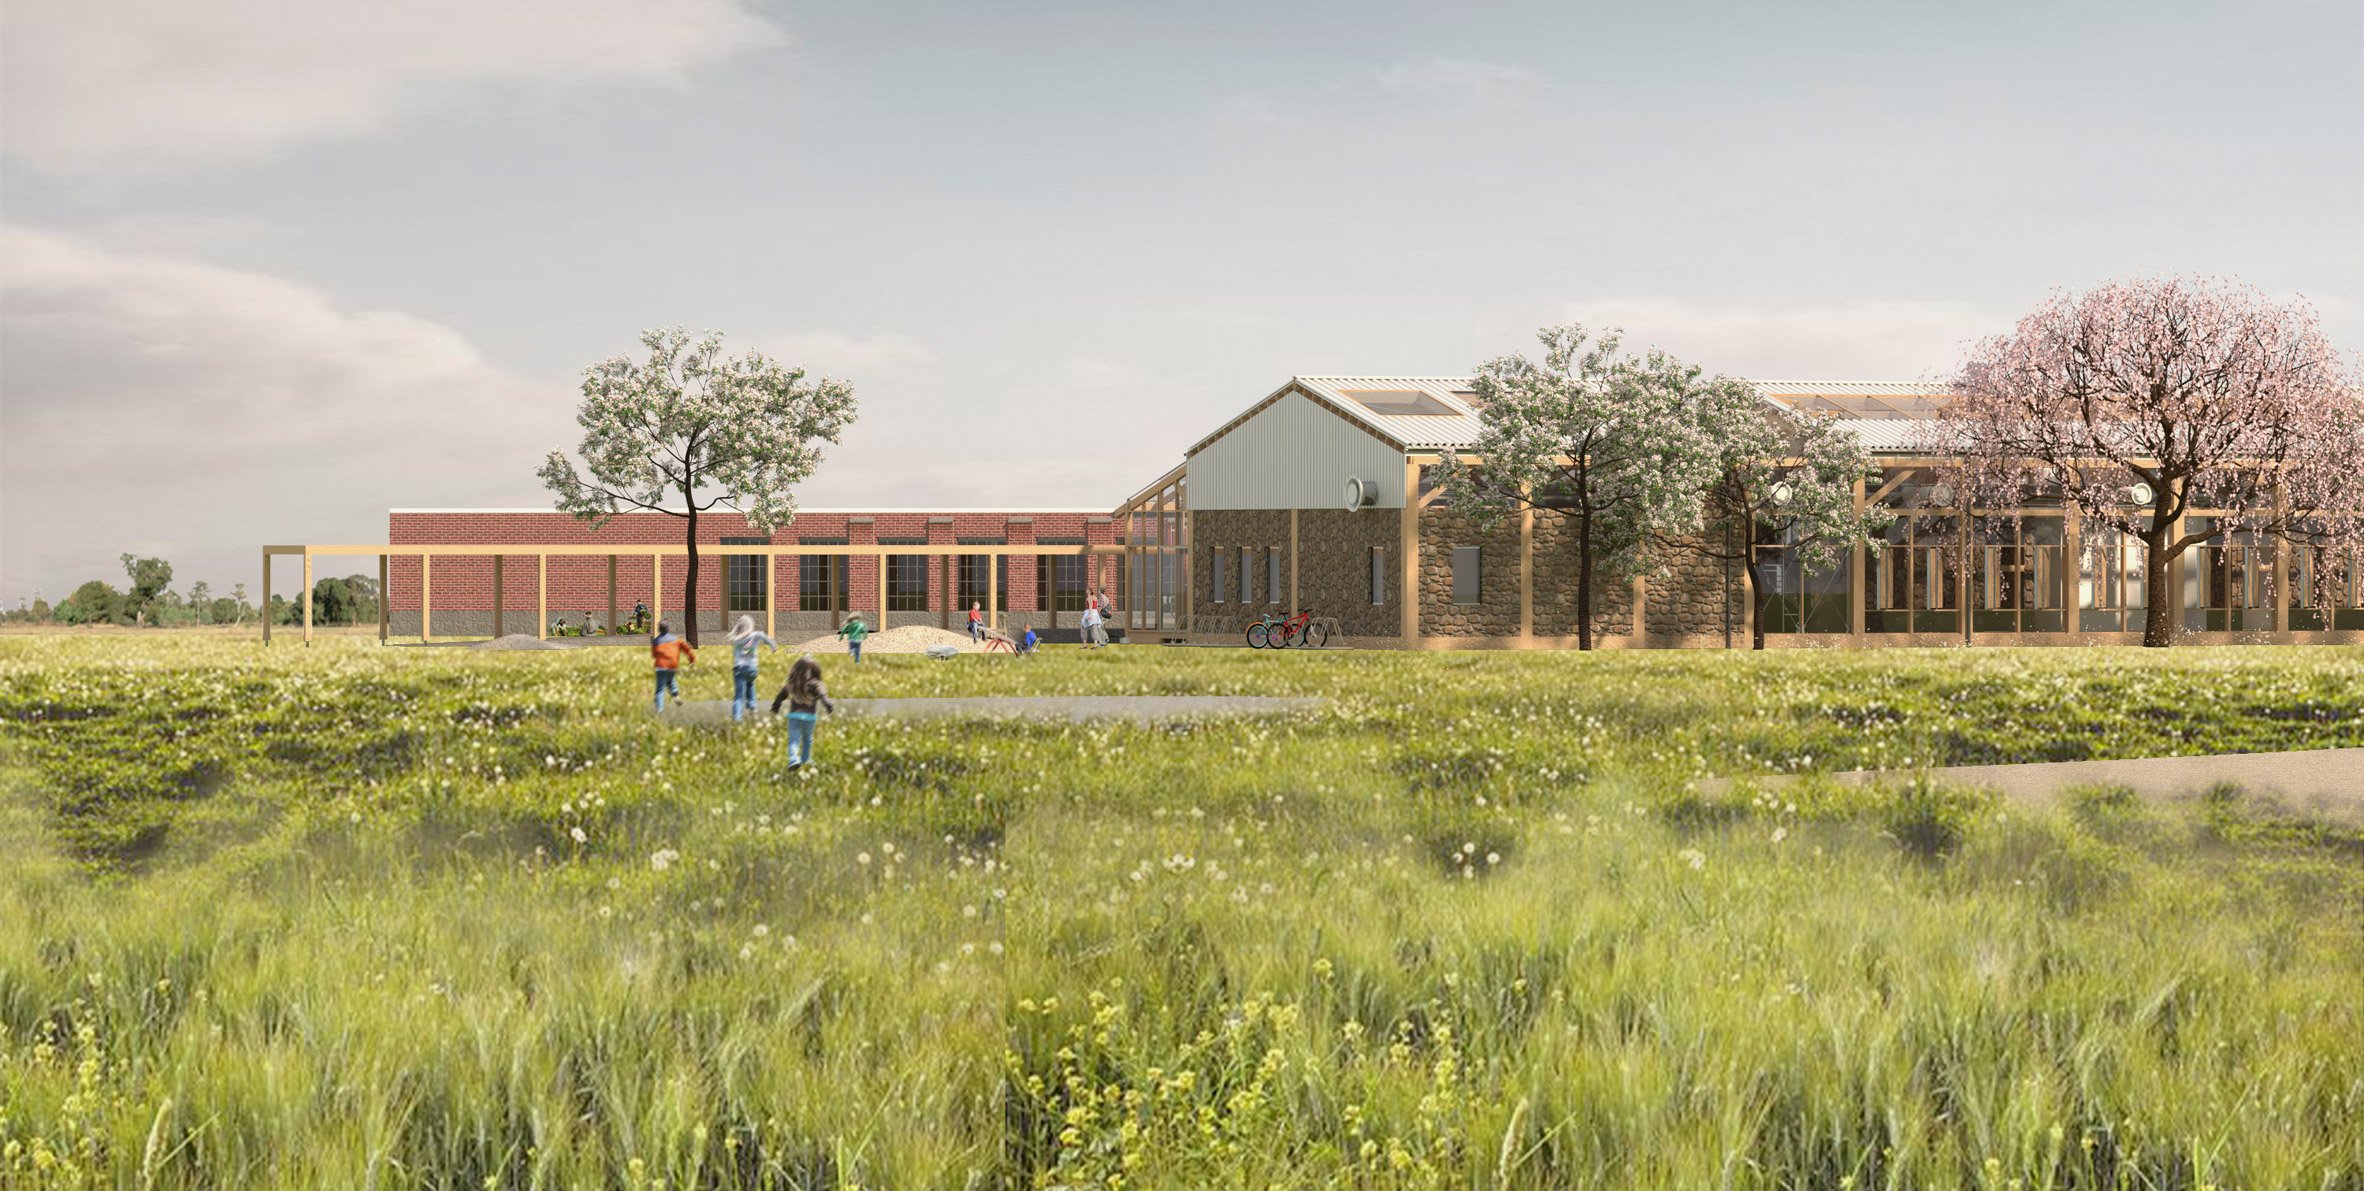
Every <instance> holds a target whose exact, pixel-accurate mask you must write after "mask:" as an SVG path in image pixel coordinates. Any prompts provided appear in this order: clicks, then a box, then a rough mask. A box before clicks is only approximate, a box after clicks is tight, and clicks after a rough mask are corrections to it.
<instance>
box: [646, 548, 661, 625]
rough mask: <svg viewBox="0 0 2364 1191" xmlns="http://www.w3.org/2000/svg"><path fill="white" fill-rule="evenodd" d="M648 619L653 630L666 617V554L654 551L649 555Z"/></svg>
mask: <svg viewBox="0 0 2364 1191" xmlns="http://www.w3.org/2000/svg"><path fill="white" fill-rule="evenodd" d="M648 619H649V626H648V627H649V631H651V632H655V631H656V627H657V622H658V621H660V620H663V619H665V556H664V555H662V554H658V553H655V552H653V551H652V552H651V553H650V554H649V556H648Z"/></svg>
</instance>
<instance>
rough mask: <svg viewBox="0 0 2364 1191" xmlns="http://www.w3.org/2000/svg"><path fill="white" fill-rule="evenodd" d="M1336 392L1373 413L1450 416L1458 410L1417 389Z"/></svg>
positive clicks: (1345, 390)
mask: <svg viewBox="0 0 2364 1191" xmlns="http://www.w3.org/2000/svg"><path fill="white" fill-rule="evenodd" d="M1338 393H1339V395H1340V396H1342V397H1345V398H1346V399H1347V400H1349V401H1352V402H1354V403H1355V404H1356V405H1359V406H1362V407H1363V408H1364V409H1367V410H1370V411H1371V412H1372V413H1375V414H1387V415H1390V416H1403V415H1411V416H1414V417H1452V416H1454V415H1455V414H1456V413H1458V412H1459V411H1457V410H1455V409H1454V408H1453V407H1452V406H1449V405H1446V404H1445V403H1444V402H1442V401H1439V400H1437V399H1436V398H1434V397H1431V396H1429V395H1428V394H1426V393H1423V392H1421V391H1420V390H1418V389H1340V390H1338Z"/></svg>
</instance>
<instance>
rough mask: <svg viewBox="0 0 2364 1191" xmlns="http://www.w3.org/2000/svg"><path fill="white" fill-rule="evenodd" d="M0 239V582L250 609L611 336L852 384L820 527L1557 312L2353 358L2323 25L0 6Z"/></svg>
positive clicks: (1834, 362)
mask: <svg viewBox="0 0 2364 1191" xmlns="http://www.w3.org/2000/svg"><path fill="white" fill-rule="evenodd" d="M0 219H4V221H5V228H4V229H0V598H4V599H5V600H6V601H7V602H8V603H10V604H12V605H13V604H14V603H15V602H16V600H17V599H19V598H21V597H27V596H30V595H31V594H32V593H33V592H34V590H35V589H36V588H37V589H39V590H40V591H41V593H42V594H44V595H46V596H47V597H48V598H50V599H51V600H53V601H54V600H55V599H57V598H58V597H60V596H62V595H64V594H66V593H68V592H69V591H70V590H71V589H72V587H73V586H74V585H75V584H77V583H79V582H80V581H81V580H83V579H86V578H91V577H104V578H108V579H110V580H112V581H115V582H117V583H118V584H120V583H121V581H122V578H123V576H122V574H121V571H120V567H119V566H118V564H117V563H116V561H115V560H116V556H117V555H119V554H121V553H122V552H124V551H127V550H128V551H135V552H138V553H140V554H157V555H162V556H164V557H165V558H167V559H170V560H171V561H172V562H173V563H174V564H175V567H176V571H177V575H176V585H179V586H183V587H185V586H186V584H187V582H188V581H190V580H194V579H205V580H207V581H209V582H211V583H213V584H214V585H215V586H216V587H217V588H218V589H224V590H226V589H227V588H228V586H229V585H230V584H231V583H233V582H241V581H243V582H246V583H248V584H249V585H250V589H251V587H252V585H253V583H254V578H255V573H256V569H257V564H256V553H257V551H256V547H258V546H259V545H260V544H261V543H263V542H265V541H286V542H296V541H306V540H310V541H317V542H329V541H339V542H349V541H381V540H383V539H384V536H385V533H386V520H385V510H386V509H387V508H388V507H389V506H462V505H502V506H507V505H538V504H546V503H547V497H546V495H545V494H544V493H542V492H541V491H540V490H539V487H538V485H537V483H536V481H535V479H534V476H533V469H534V465H535V463H536V462H537V461H538V459H539V458H540V456H541V455H542V454H543V453H544V452H546V451H548V450H550V449H551V448H553V447H560V446H564V447H567V448H570V449H571V448H572V447H573V446H574V445H575V442H576V439H577V433H576V428H575V426H574V424H573V412H574V406H575V398H576V396H577V394H576V389H575V386H576V383H577V379H578V376H579V373H580V371H581V369H582V368H583V367H584V366H585V365H587V364H589V363H591V362H593V361H595V360H597V359H599V358H601V357H603V356H607V355H610V354H614V353H617V352H624V351H629V350H632V349H634V347H635V346H636V344H635V339H636V336H637V334H638V332H639V331H640V330H641V329H642V328H644V327H649V326H656V325H669V324H675V323H679V324H686V325H688V326H690V327H692V328H713V329H717V330H720V331H723V332H724V333H725V334H726V335H728V336H729V337H730V339H731V340H732V342H734V343H736V344H738V345H742V346H751V347H758V348H762V349H764V350H766V351H769V352H773V353H775V354H777V355H779V356H781V357H783V358H785V359H786V360H788V361H789V362H791V363H801V364H804V365H806V366H807V367H809V368H811V369H812V370H814V371H817V372H827V373H829V374H831V375H836V376H842V377H846V378H848V379H850V380H852V381H853V382H854V384H855V386H856V388H857V391H858V393H859V395H860V398H861V403H862V419H861V421H860V423H859V424H858V425H857V426H856V427H855V428H854V430H853V431H852V433H851V435H850V436H849V438H848V439H847V441H846V442H845V444H844V445H843V446H842V447H840V448H838V449H837V450H836V451H835V452H834V453H833V455H832V457H831V459H830V461H829V462H828V463H826V464H825V465H824V466H823V468H822V470H821V472H820V474H819V475H818V476H817V477H816V478H815V479H814V480H813V481H812V482H811V483H810V484H809V485H808V486H807V487H806V488H805V489H804V491H802V492H801V493H800V494H799V495H800V500H801V502H802V503H804V504H806V505H811V506H820V505H852V504H872V505H893V506H906V505H936V504H952V505H1030V504H1039V505H1057V506H1075V505H1113V504H1114V503H1115V502H1117V501H1118V500H1120V499H1122V498H1123V497H1124V496H1126V495H1127V494H1128V493H1129V492H1130V491H1131V490H1132V489H1133V488H1135V487H1137V486H1138V485H1140V484H1141V483H1143V482H1146V481H1147V480H1149V479H1151V478H1153V477H1154V476H1155V475H1156V474H1157V473H1159V472H1160V471H1162V470H1163V469H1165V468H1167V467H1169V466H1171V465H1172V464H1174V463H1175V462H1178V461H1179V458H1180V455H1181V452H1182V450H1183V449H1184V448H1185V447H1186V446H1188V444H1189V443H1191V442H1193V441H1195V440H1196V439H1197V438H1198V437H1199V436H1200V435H1202V434H1203V433H1204V432H1205V431H1207V430H1208V429H1210V428H1212V427H1213V426H1215V425H1218V424H1220V423H1221V422H1222V421H1223V420H1225V419H1227V418H1228V417H1230V416H1231V415H1232V414H1234V413H1236V412H1237V411H1239V410H1240V409H1241V408H1243V407H1245V406H1246V405H1248V404H1250V403H1251V402H1253V401H1254V400H1255V399H1257V398H1259V397H1261V396H1262V395H1264V394H1265V393H1267V392H1269V391H1271V390H1272V389H1273V388H1275V387H1277V386H1278V385H1279V384H1281V383H1282V382H1283V381H1285V380H1286V379H1287V377H1289V376H1290V375H1291V374H1294V373H1325V372H1357V373H1386V372H1410V373H1426V374H1435V373H1457V372H1462V371H1466V370H1467V369H1469V368H1470V367H1471V366H1473V365H1474V364H1475V363H1477V362H1478V361H1479V360H1481V359H1484V358H1486V357H1488V356H1492V355H1498V354H1501V353H1504V352H1509V351H1518V350H1523V349H1524V348H1526V347H1527V346H1528V344H1529V342H1530V339H1529V337H1530V335H1531V334H1532V332H1533V329H1534V328H1535V327H1537V326H1538V325H1540V324H1543V323H1545V322H1554V321H1560V320H1565V319H1570V318H1575V319H1580V320H1583V321H1587V322H1600V323H1619V324H1622V325H1624V326H1625V327H1626V328H1627V329H1628V332H1629V339H1631V340H1636V341H1640V342H1645V343H1652V344H1657V345H1660V346H1664V347H1667V348H1669V349H1672V350H1675V351H1678V352H1682V353H1685V354H1687V355H1690V356H1692V357H1693V358H1695V359H1697V360H1698V361H1699V362H1701V363H1702V364H1704V365H1706V366H1707V367H1709V368H1712V369H1715V370H1719V371H1723V372H1728V373H1733V374H1737V375H1743V376H1754V377H1760V378H1801V377H1815V378H1833V379H1916V378H1921V377H1935V376H1938V375H1941V374H1943V373H1944V372H1945V371H1946V370H1947V369H1948V368H1949V367H1950V366H1951V365H1952V364H1953V363H1954V362H1955V360H1956V358H1957V356H1958V353H1959V350H1960V347H1961V345H1962V343H1963V342H1964V341H1965V340H1967V339H1970V338H1972V337H1975V336H1979V335H1983V334H1990V333H1993V332H1996V331H1999V330H2001V329H2003V328H2005V327H2006V326H2007V325H2008V324H2009V322H2010V320H2011V319H2012V318H2013V317H2014V316H2015V314H2016V313H2017V312H2019V311H2021V310H2023V309H2025V308H2026V307H2027V306H2029V305H2030V304H2032V303H2033V302H2035V301H2036V300H2038V299H2039V298H2041V297H2042V296H2044V294H2046V293H2047V292H2048V291H2050V290H2052V289H2054V288H2059V287H2066V288H2079V287H2083V286H2086V285H2089V284H2091V283H2093V282H2095V281H2097V280H2100V279H2103V278H2108V277H2116V276H2125V275H2130V274H2148V273H2168V272H2201V273H2213V274H2226V275H2232V276H2237V277H2239V278H2242V279H2244V280H2246V281H2249V282H2251V283H2254V284H2256V285H2258V286H2260V287H2262V288H2264V289H2266V290H2268V291H2269V292H2272V293H2276V294H2296V295H2304V296H2305V297H2307V298H2308V299H2310V300H2312V301H2313V302H2314V303H2315V304H2316V306H2317V307H2318V309H2319V310H2320V311H2321V312H2322V315H2323V318H2324V321H2325V323H2326V325H2327V326H2328V328H2329V330H2330V331H2331V333H2332V335H2333V337H2334V339H2335V340H2336V341H2338V342H2340V343H2341V344H2342V345H2344V346H2346V347H2348V348H2351V349H2354V348H2359V347H2364V5H2358V4H2356V3H2354V0H2323V2H2320V3H2317V2H2311V0H2245V2H2241V3H2226V4H2188V3H2175V2H2173V0H2166V2H2161V0H2146V2H2140V3H2125V4H2104V3H2075V4H2059V3H2025V4H2013V3H1991V4H1964V3H1930V4H1905V3H1896V2H1893V0H1883V2H1879V3H1860V4H1804V3H1790V4H1742V3H1724V4H1687V3H1680V2H1675V3H1650V4H1633V3H1621V4H1594V5H1584V6H1579V5H1571V4H1565V3H1550V4H1535V5H1531V6H1520V5H1511V4H1489V5H1437V4H1420V3H1412V4H1374V3H1366V2H1355V3H1338V4H1329V5H1322V4H1271V3H1244V4H1232V3H1217V2H1205V0H1202V2H1200V3H1191V4H1175V3H1139V4H1131V3H1117V2H1112V0H1091V2H1085V3H1074V4H1067V3H1049V2H1043V0H1025V2H1022V3H1002V4H977V3H965V4H964V3H945V4H927V5H923V4H894V3H866V4H856V3H844V4H835V5H815V6H803V7H791V6H773V5H768V4H757V3H751V2H747V0H405V2H403V3H392V4H390V3H382V2H380V3H348V2H343V0H335V2H324V0H216V2H213V3H207V4H189V3H182V2H172V0H76V2H74V3H66V2H63V0H8V3H7V4H6V6H5V8H4V9H0ZM289 582H291V583H292V580H290V581H289Z"/></svg>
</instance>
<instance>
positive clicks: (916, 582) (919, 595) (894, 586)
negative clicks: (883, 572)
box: [886, 554, 928, 612]
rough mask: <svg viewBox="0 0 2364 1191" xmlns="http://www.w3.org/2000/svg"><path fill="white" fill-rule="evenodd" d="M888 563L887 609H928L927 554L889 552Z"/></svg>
mask: <svg viewBox="0 0 2364 1191" xmlns="http://www.w3.org/2000/svg"><path fill="white" fill-rule="evenodd" d="M886 564H887V611H889V612H925V611H927V610H928V560H927V556H926V555H922V554H889V555H887V560H886Z"/></svg>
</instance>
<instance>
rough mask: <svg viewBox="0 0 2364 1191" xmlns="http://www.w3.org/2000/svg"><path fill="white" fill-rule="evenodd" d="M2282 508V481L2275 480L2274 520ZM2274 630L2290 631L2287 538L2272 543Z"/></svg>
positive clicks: (2280, 513) (2288, 546) (2280, 631)
mask: <svg viewBox="0 0 2364 1191" xmlns="http://www.w3.org/2000/svg"><path fill="white" fill-rule="evenodd" d="M2284 508H2285V505H2284V498H2283V489H2282V483H2281V481H2279V480H2277V481H2275V482H2274V519H2275V520H2276V521H2279V520H2281V519H2282V516H2283V515H2284ZM2274 631H2275V632H2277V633H2287V632H2289V631H2290V542H2289V541H2288V540H2287V539H2284V540H2282V541H2278V542H2275V543H2274Z"/></svg>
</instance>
